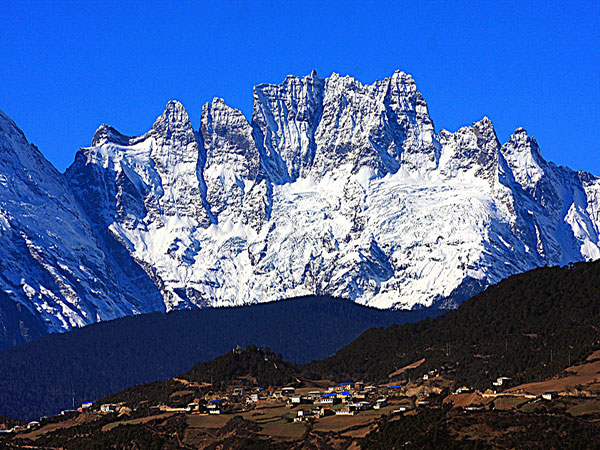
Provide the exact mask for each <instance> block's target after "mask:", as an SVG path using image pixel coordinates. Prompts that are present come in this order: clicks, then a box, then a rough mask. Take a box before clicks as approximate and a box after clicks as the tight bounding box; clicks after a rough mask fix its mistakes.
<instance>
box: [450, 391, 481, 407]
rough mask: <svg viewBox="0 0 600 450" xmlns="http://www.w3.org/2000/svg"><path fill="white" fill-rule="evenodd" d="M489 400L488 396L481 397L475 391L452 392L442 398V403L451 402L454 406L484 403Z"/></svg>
mask: <svg viewBox="0 0 600 450" xmlns="http://www.w3.org/2000/svg"><path fill="white" fill-rule="evenodd" d="M490 402H491V400H490V399H488V398H483V397H482V396H481V395H480V394H478V393H477V392H472V393H468V394H467V393H465V394H452V395H449V396H448V397H446V398H445V399H444V403H452V406H454V407H455V408H456V407H459V406H461V407H463V408H464V407H465V406H469V405H486V404H488V403H490Z"/></svg>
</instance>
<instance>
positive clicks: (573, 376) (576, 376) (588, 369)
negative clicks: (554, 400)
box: [506, 350, 600, 395]
mask: <svg viewBox="0 0 600 450" xmlns="http://www.w3.org/2000/svg"><path fill="white" fill-rule="evenodd" d="M587 361H589V362H586V363H584V364H580V365H577V366H571V367H568V368H567V369H565V373H566V376H561V377H560V378H559V377H555V378H551V379H549V380H545V381H539V382H535V383H526V384H521V385H519V386H515V387H513V388H511V389H508V390H507V391H506V392H528V393H530V394H534V395H541V394H543V393H545V392H566V391H569V390H570V389H572V388H574V387H575V386H579V385H580V386H583V387H584V388H585V389H589V390H592V391H598V390H600V350H598V351H596V352H594V353H592V354H591V355H590V356H589V357H588V358H587Z"/></svg>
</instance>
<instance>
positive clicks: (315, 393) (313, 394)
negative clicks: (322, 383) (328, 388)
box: [307, 391, 321, 400]
mask: <svg viewBox="0 0 600 450" xmlns="http://www.w3.org/2000/svg"><path fill="white" fill-rule="evenodd" d="M307 396H308V398H310V399H311V400H315V399H317V398H319V397H321V391H310V392H309V393H308V394H307Z"/></svg>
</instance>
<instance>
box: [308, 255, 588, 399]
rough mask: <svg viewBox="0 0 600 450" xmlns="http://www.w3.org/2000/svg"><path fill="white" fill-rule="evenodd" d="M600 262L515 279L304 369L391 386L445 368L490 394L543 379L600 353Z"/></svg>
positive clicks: (374, 334) (379, 332)
mask: <svg viewBox="0 0 600 450" xmlns="http://www.w3.org/2000/svg"><path fill="white" fill-rule="evenodd" d="M599 342H600V262H587V263H577V264H572V265H569V266H565V267H543V268H538V269H535V270H532V271H529V272H526V273H523V274H519V275H514V276H511V277H509V278H507V279H506V280H503V281H501V282H500V283H498V284H497V285H494V286H491V287H489V288H488V289H486V290H485V291H484V292H482V293H480V294H478V295H476V296H474V297H473V298H471V299H470V300H467V301H465V302H464V303H462V304H461V306H460V307H459V308H458V309H457V310H454V311H450V312H448V313H446V314H444V315H443V316H440V317H437V318H434V319H425V320H422V321H420V322H417V323H413V324H404V325H399V326H396V325H392V326H391V327H389V328H383V327H380V328H373V329H370V330H367V331H366V332H364V333H363V334H362V335H361V336H360V337H358V338H357V339H356V340H354V341H353V342H352V343H351V344H349V345H348V346H346V347H344V348H343V349H341V350H340V351H338V352H337V353H336V354H335V355H334V356H331V357H329V358H326V359H323V360H320V361H314V362H311V363H309V364H307V365H305V366H304V367H303V371H304V372H305V373H306V374H312V375H313V376H318V377H332V378H337V379H342V378H347V377H351V378H358V379H368V380H371V381H377V380H379V381H381V380H387V379H388V375H389V374H391V373H393V372H394V371H395V370H397V369H399V368H402V367H404V366H406V365H408V364H410V363H413V362H415V361H418V360H420V359H421V358H425V363H424V364H422V365H421V366H419V367H418V368H416V369H414V370H409V371H408V372H407V373H406V377H411V376H412V377H416V376H420V375H422V374H424V373H426V372H427V371H429V370H432V369H443V368H445V369H446V372H447V373H450V374H451V376H452V378H453V379H455V380H456V383H457V384H465V383H466V384H470V385H472V386H474V387H480V388H484V387H488V386H489V385H490V382H491V381H492V380H495V378H496V377H499V376H507V377H511V378H512V380H511V383H512V384H518V383H521V382H528V381H535V380H540V379H544V378H546V377H549V376H552V375H554V374H556V373H559V372H560V371H562V370H563V369H564V368H566V367H568V366H569V365H570V364H574V363H576V362H580V361H582V360H583V359H585V358H586V357H587V356H588V355H590V353H592V351H593V350H595V349H598V348H600V344H599Z"/></svg>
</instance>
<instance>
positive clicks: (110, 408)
mask: <svg viewBox="0 0 600 450" xmlns="http://www.w3.org/2000/svg"><path fill="white" fill-rule="evenodd" d="M116 407H117V405H113V404H112V403H105V404H103V405H100V412H101V413H104V414H108V413H111V412H115V408H116Z"/></svg>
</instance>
